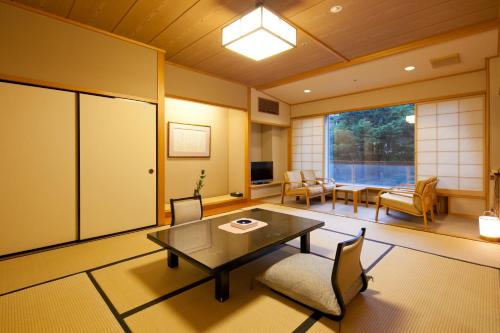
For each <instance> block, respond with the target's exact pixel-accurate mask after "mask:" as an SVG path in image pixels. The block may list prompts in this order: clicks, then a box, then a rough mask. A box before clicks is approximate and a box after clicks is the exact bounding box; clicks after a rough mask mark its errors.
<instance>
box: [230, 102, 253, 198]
mask: <svg viewBox="0 0 500 333" xmlns="http://www.w3.org/2000/svg"><path fill="white" fill-rule="evenodd" d="M227 116H228V177H229V179H228V192H229V193H231V192H242V193H243V192H245V160H246V159H245V155H246V150H245V149H244V147H245V141H246V138H247V132H248V126H247V122H248V117H247V113H246V112H245V111H240V110H235V109H228V113H227Z"/></svg>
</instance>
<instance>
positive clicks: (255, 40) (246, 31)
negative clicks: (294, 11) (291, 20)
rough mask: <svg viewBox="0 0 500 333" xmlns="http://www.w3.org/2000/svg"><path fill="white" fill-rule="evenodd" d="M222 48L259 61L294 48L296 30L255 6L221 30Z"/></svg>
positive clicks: (259, 6) (268, 11)
mask: <svg viewBox="0 0 500 333" xmlns="http://www.w3.org/2000/svg"><path fill="white" fill-rule="evenodd" d="M222 46H224V47H225V48H227V49H230V50H231V51H234V52H237V53H239V54H241V55H244V56H245V57H248V58H251V59H253V60H256V61H259V60H262V59H265V58H268V57H270V56H273V55H275V54H278V53H281V52H284V51H287V50H289V49H291V48H294V47H296V46H297V29H295V28H294V27H293V26H291V25H290V24H288V23H287V22H286V21H285V20H283V19H281V18H280V17H279V16H278V15H276V14H274V13H273V12H271V11H270V10H268V9H266V8H264V7H263V6H262V3H261V2H257V8H256V9H254V10H252V11H251V12H250V13H248V14H246V15H244V16H242V17H241V18H239V19H238V20H236V21H234V22H233V23H231V24H229V25H227V26H226V27H224V28H222Z"/></svg>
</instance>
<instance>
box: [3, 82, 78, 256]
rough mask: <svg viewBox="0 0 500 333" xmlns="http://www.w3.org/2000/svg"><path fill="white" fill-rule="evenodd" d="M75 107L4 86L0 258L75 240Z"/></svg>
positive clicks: (49, 94) (66, 96)
mask: <svg viewBox="0 0 500 333" xmlns="http://www.w3.org/2000/svg"><path fill="white" fill-rule="evenodd" d="M75 102H76V95H75V94H74V93H72V92H66V91H59V90H53V89H45V88H38V87H30V86H25V85H20V84H10V83H3V82H0V214H1V215H0V216H1V217H0V255H4V254H9V253H14V252H19V251H24V250H30V249H35V248H39V247H44V246H48V245H54V244H58V243H64V242H69V241H74V240H76V233H77V221H76V215H77V213H76V207H77V202H76V200H77V197H76V193H77V187H76V184H77V179H76V119H75V118H76V107H75Z"/></svg>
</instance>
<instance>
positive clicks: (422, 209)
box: [375, 177, 438, 229]
mask: <svg viewBox="0 0 500 333" xmlns="http://www.w3.org/2000/svg"><path fill="white" fill-rule="evenodd" d="M437 182H438V180H437V178H436V177H431V178H428V179H425V180H419V181H418V182H417V183H416V184H415V190H413V191H411V190H382V191H380V192H379V194H378V196H377V211H376V213H375V221H376V222H378V212H379V209H380V207H381V206H384V207H386V212H387V213H389V209H394V210H397V211H400V212H403V213H407V214H411V215H414V216H422V217H423V218H424V227H425V229H427V213H428V212H430V213H431V221H432V222H434V209H433V202H434V201H433V192H435V189H436V184H437Z"/></svg>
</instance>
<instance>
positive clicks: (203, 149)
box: [167, 122, 212, 157]
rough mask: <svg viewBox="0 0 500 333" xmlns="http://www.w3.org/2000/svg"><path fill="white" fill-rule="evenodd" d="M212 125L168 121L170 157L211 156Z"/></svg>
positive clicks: (168, 151)
mask: <svg viewBox="0 0 500 333" xmlns="http://www.w3.org/2000/svg"><path fill="white" fill-rule="evenodd" d="M211 134H212V133H211V127H210V126H204V125H193V124H182V123H174V122H168V144H167V156H168V157H210V146H211V144H210V140H211Z"/></svg>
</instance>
